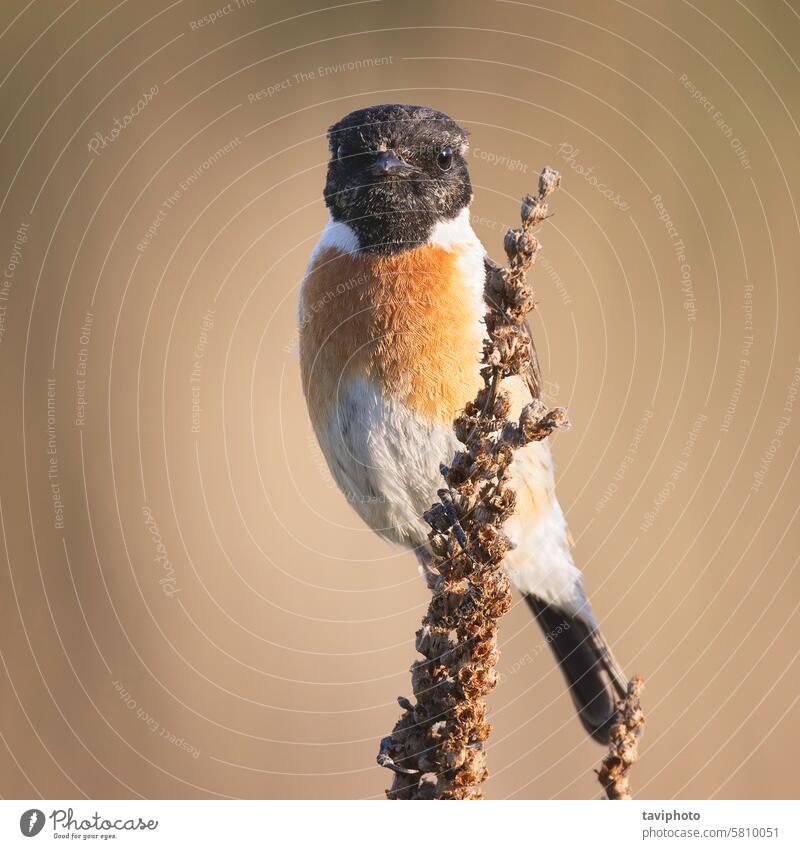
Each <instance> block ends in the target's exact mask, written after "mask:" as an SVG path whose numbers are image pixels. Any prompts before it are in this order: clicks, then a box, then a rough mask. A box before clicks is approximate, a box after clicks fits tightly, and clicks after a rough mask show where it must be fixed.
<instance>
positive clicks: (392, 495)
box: [298, 103, 627, 743]
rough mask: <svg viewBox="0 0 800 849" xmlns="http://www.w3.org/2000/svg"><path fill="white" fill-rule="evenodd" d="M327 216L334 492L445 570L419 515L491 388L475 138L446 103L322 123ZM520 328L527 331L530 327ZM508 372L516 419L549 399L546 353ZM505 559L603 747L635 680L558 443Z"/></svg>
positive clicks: (543, 449)
mask: <svg viewBox="0 0 800 849" xmlns="http://www.w3.org/2000/svg"><path fill="white" fill-rule="evenodd" d="M327 142H328V152H329V155H330V159H329V161H328V163H327V177H326V181H325V186H324V190H323V197H324V201H325V205H326V207H327V210H328V221H327V223H326V225H325V227H324V229H323V230H322V232H321V234H320V236H319V239H318V241H317V243H316V245H315V247H314V248H313V250H312V253H311V256H310V258H309V261H308V265H307V268H306V271H305V275H304V277H303V279H302V283H301V285H300V295H299V304H298V336H299V359H300V374H301V380H302V384H303V391H304V394H305V399H306V403H307V407H308V412H309V417H310V420H311V424H312V427H313V430H314V432H315V435H316V438H317V440H318V442H319V445H320V448H321V450H322V453H323V455H324V457H325V460H326V462H327V464H328V467H329V469H330V472H331V475H332V476H333V478H334V479H335V481H336V483H337V484H338V486H339V488H340V489H341V490H342V492H343V493H344V495H345V496H346V498H347V500H348V502H349V503H350V504H351V505H352V506H353V507H354V508H355V510H356V512H357V513H358V514H359V515H360V516H361V518H362V519H363V520H364V521H365V522H366V523H367V525H368V526H369V527H370V528H372V530H373V531H375V532H376V533H377V534H379V535H380V536H382V537H384V538H385V539H387V540H389V541H390V542H393V543H398V544H400V545H402V546H405V547H407V548H410V549H412V550H413V551H414V552H415V554H416V555H417V558H418V560H419V564H420V570H421V571H422V573H423V575H430V574H431V570H433V569H435V566H434V560H433V555H432V552H431V550H430V548H429V543H428V533H429V531H430V527H429V526H428V525H427V524H426V522H425V520H424V519H423V513H424V512H425V511H426V510H428V509H429V508H430V506H431V504H432V503H434V502H435V501H437V495H436V493H437V490H438V489H439V488H440V487H441V485H442V484H441V465H442V464H443V463H446V462H447V461H448V460H451V459H452V458H453V456H454V455H455V453H456V451H457V450H458V449H459V448H460V447H461V446H460V444H459V443H458V441H457V439H456V436H455V434H454V432H453V421H454V419H455V418H456V417H457V416H458V415H459V414H460V413H461V411H462V410H463V409H464V407H465V405H466V404H467V403H468V402H469V401H471V400H473V399H474V398H475V396H476V393H477V391H478V389H479V388H480V387H481V386H482V385H483V380H482V377H481V375H480V365H481V355H482V346H483V340H484V337H485V335H486V328H485V323H484V316H485V310H486V307H485V302H484V284H485V280H486V275H487V274H488V273H489V269H490V267H491V259H490V258H489V256H488V254H487V252H486V250H485V248H484V247H483V245H482V244H481V241H480V239H479V238H478V237H477V236H476V234H475V232H474V230H473V229H472V227H471V225H470V204H471V203H472V200H473V189H472V184H471V181H470V176H469V168H468V165H467V156H468V150H469V140H468V134H467V132H466V131H465V130H464V129H463V128H462V127H460V126H459V125H458V124H457V123H456V121H454V120H453V119H452V118H450V117H449V116H447V115H446V114H444V113H443V112H440V111H438V110H436V109H433V108H430V107H426V106H415V105H408V104H399V103H391V104H381V105H376V106H370V107H367V108H363V109H358V110H356V111H353V112H350V113H349V114H348V115H345V116H344V117H343V118H342V119H341V120H339V121H337V122H336V123H335V124H333V125H332V126H331V127H330V128H329V129H328V132H327ZM526 332H528V333H530V331H529V329H527V328H526ZM533 350H534V356H533V357H532V359H531V367H530V368H529V370H528V372H527V373H526V374H524V375H516V376H513V377H510V378H506V379H505V380H503V382H502V386H501V388H502V389H503V390H505V391H506V392H507V393H508V396H509V398H510V400H511V404H512V413H513V414H518V413H519V411H520V410H521V409H522V407H523V406H524V405H525V404H527V403H529V402H530V401H531V400H532V399H533V398H538V397H539V395H540V393H541V389H540V387H541V376H540V369H539V365H538V360H537V358H536V356H535V348H534V349H533ZM511 473H512V477H511V483H512V486H513V488H514V490H515V492H516V494H517V502H516V508H515V511H514V514H513V515H512V517H511V518H510V519H509V520H508V522H507V523H506V526H505V529H504V530H505V532H506V534H507V536H508V537H509V539H510V541H511V550H510V551H509V553H508V554H507V555H506V558H505V560H504V568H505V569H506V571H507V574H508V576H509V578H510V579H511V581H512V583H513V584H514V585H515V586H516V588H517V589H518V590H519V592H520V593H521V595H522V596H523V598H524V599H525V601H526V602H527V605H528V607H529V608H530V610H531V613H532V614H533V616H534V618H535V619H536V621H537V622H538V623H539V625H540V626H541V628H542V630H543V631H544V633H545V639H546V641H547V642H548V644H549V645H550V646H551V648H552V650H553V653H554V655H555V660H556V662H557V664H558V666H559V667H560V669H561V671H562V673H563V675H564V678H565V680H566V683H567V686H568V688H569V693H570V695H571V696H572V700H573V702H574V704H575V707H576V709H577V715H578V717H579V719H580V721H581V722H582V724H583V726H584V728H585V729H586V731H587V732H588V734H589V735H590V737H591V738H592V739H594V740H596V741H597V742H600V743H607V742H608V741H609V738H610V731H611V727H612V725H613V723H614V721H615V707H616V701H617V698H618V697H623V696H624V694H625V692H626V688H627V679H626V678H625V675H624V673H623V672H622V670H621V668H620V666H619V664H618V663H617V661H616V660H615V659H614V656H613V654H612V653H611V650H610V648H609V647H608V644H607V643H606V641H605V640H604V639H603V636H602V634H601V632H600V629H599V627H598V623H597V620H596V619H595V616H594V614H593V612H592V609H591V607H590V606H589V603H588V601H587V598H586V595H585V593H584V590H583V583H582V577H581V573H580V571H579V570H578V568H577V567H576V565H575V562H574V559H573V555H572V538H571V536H570V534H569V531H568V528H567V524H566V520H565V517H564V514H563V511H562V509H561V507H560V505H559V503H558V499H557V497H556V491H555V477H554V474H555V473H554V465H553V458H552V453H551V447H550V445H549V442H548V440H544V441H541V442H532V443H530V444H529V445H528V446H526V447H525V448H523V449H521V450H520V451H518V452H517V454H516V456H515V459H514V461H513V464H512V467H511Z"/></svg>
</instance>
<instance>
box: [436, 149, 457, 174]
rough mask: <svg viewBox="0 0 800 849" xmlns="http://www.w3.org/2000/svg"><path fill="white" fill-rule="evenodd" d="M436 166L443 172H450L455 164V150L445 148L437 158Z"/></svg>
mask: <svg viewBox="0 0 800 849" xmlns="http://www.w3.org/2000/svg"><path fill="white" fill-rule="evenodd" d="M436 164H437V165H438V166H439V169H440V170H441V171H449V170H450V166H451V165H452V164H453V148H452V147H449V146H448V147H443V148H442V149H441V150H440V151H439V155H438V156H437V157H436Z"/></svg>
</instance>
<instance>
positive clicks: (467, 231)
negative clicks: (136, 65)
mask: <svg viewBox="0 0 800 849" xmlns="http://www.w3.org/2000/svg"><path fill="white" fill-rule="evenodd" d="M428 244H429V245H437V246H438V247H441V248H445V250H448V251H449V250H452V249H453V248H454V247H461V248H463V247H474V246H475V245H476V244H477V245H480V241H479V240H478V237H477V236H476V235H475V231H474V230H473V229H472V225H471V224H470V223H469V207H466V206H465V207H464V209H462V210H461V212H459V213H458V215H456V217H455V218H450V219H448V220H447V221H439V222H438V223H437V224H436V225H435V227H434V228H433V231H432V232H431V235H430V236H429V237H428Z"/></svg>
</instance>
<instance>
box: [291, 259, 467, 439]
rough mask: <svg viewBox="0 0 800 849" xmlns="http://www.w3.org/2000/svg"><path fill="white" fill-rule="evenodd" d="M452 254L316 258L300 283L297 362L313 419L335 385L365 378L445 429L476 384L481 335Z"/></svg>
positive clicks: (319, 414) (324, 407) (330, 400)
mask: <svg viewBox="0 0 800 849" xmlns="http://www.w3.org/2000/svg"><path fill="white" fill-rule="evenodd" d="M463 274H464V272H463V271H461V268H460V264H459V252H458V250H457V249H455V250H446V249H444V248H441V247H438V246H430V245H426V246H423V247H420V248H416V249H414V250H410V251H405V252H403V253H402V254H396V255H393V256H376V255H362V254H342V253H340V252H339V251H338V250H336V249H335V248H326V249H324V250H323V251H321V252H320V254H319V256H318V258H317V261H316V262H315V263H314V266H313V268H311V269H310V271H309V273H308V275H307V277H306V280H305V282H304V284H303V293H302V301H301V310H300V362H301V369H302V375H303V385H304V389H305V391H306V396H307V399H308V404H309V410H310V413H311V415H312V417H314V418H315V419H316V420H319V417H323V416H325V415H326V414H327V412H328V411H329V409H330V405H331V404H332V403H334V402H335V398H336V395H337V391H338V390H339V387H340V385H341V384H342V383H346V382H348V381H349V380H351V379H353V378H356V377H368V378H370V379H371V380H373V381H374V382H375V383H376V384H378V385H379V386H380V388H381V390H382V391H383V392H384V393H387V394H391V395H394V396H396V397H398V398H400V399H401V400H402V401H403V402H404V403H406V404H407V405H408V406H409V407H411V408H412V409H413V410H414V411H416V412H417V413H419V414H421V415H424V416H426V417H428V418H431V419H436V420H440V421H446V422H448V423H449V422H450V421H452V419H453V418H455V416H456V415H457V414H458V413H459V412H460V410H461V409H462V408H463V406H464V404H465V403H466V402H467V401H468V400H470V399H471V398H474V397H475V393H476V391H477V389H478V387H479V386H480V385H481V378H480V374H479V356H480V347H481V340H482V336H483V332H482V329H481V325H480V323H479V318H480V316H479V315H478V314H476V309H475V306H474V296H472V295H471V290H470V286H469V283H468V281H466V280H464V279H463Z"/></svg>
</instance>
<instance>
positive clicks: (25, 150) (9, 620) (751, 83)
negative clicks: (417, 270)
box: [0, 0, 800, 798]
mask: <svg viewBox="0 0 800 849" xmlns="http://www.w3.org/2000/svg"><path fill="white" fill-rule="evenodd" d="M204 16H211V17H205V18H204ZM0 32H2V38H1V39H0V47H2V50H0V79H2V88H1V89H0V96H1V97H2V115H3V120H2V122H1V123H2V126H1V127H0V132H2V137H1V138H0V148H2V159H0V169H1V170H2V178H1V181H0V200H1V201H2V210H1V211H0V215H1V216H2V230H1V231H0V232H1V233H2V245H0V248H1V250H0V254H2V256H0V260H1V264H2V267H3V271H2V272H0V273H1V274H2V279H0V397H2V414H1V415H2V419H1V420H0V434H1V437H0V452H2V453H1V454H0V462H1V463H2V466H1V467H0V468H2V474H1V475H0V496H1V498H2V500H1V501H0V507H1V508H2V526H0V532H1V533H2V538H3V545H2V546H0V564H1V565H0V598H1V599H2V610H1V611H0V649H1V650H2V667H0V694H1V695H0V734H1V736H0V794H2V795H3V796H6V797H31V796H38V795H41V796H44V797H81V796H84V795H86V796H89V797H100V798H113V797H128V796H130V797H137V796H145V797H196V796H208V797H219V796H233V797H317V798H319V797H375V798H378V797H380V796H381V795H382V791H383V788H384V786H386V784H387V782H388V781H389V776H388V774H386V773H385V772H384V771H382V770H380V769H379V768H378V767H376V765H375V754H376V751H377V746H378V741H379V739H380V738H381V737H382V736H383V735H384V734H386V733H388V732H389V731H390V730H391V727H392V725H393V724H394V722H395V719H396V717H397V715H398V708H397V706H396V704H395V701H394V700H395V697H396V696H397V695H398V694H405V695H409V675H408V667H409V665H410V664H411V662H412V661H413V660H414V657H415V654H414V650H413V634H414V631H415V630H416V628H417V625H418V622H419V620H420V617H421V615H422V613H423V610H424V606H425V602H426V590H425V587H424V585H423V583H422V582H421V581H420V580H419V579H418V578H417V571H416V564H415V561H414V559H413V557H412V556H411V555H409V554H406V553H403V552H401V551H398V550H394V549H392V548H390V547H389V546H388V545H387V544H385V543H383V542H381V541H380V540H378V539H376V538H375V537H373V536H372V535H371V533H370V532H369V531H367V530H366V529H365V528H364V527H363V526H362V525H361V524H360V522H359V521H358V519H357V518H356V516H355V514H354V513H353V512H352V510H351V508H350V507H349V506H348V504H347V503H346V501H345V499H344V498H343V497H342V496H341V495H340V494H339V493H338V492H337V490H336V489H335V487H334V486H333V484H332V481H331V479H330V477H329V475H328V473H327V470H326V468H325V466H324V462H323V460H322V457H321V454H320V452H319V450H318V449H317V446H316V443H315V441H314V438H313V435H312V433H311V430H310V426H309V423H308V420H307V417H306V412H305V405H304V401H303V398H302V393H301V388H300V381H299V375H298V362H297V355H296V352H295V350H294V346H295V341H296V339H295V332H294V320H295V318H294V317H295V305H296V299H297V289H298V284H299V281H300V278H301V275H302V273H303V269H304V266H305V262H306V260H307V257H308V255H309V252H310V250H311V248H312V246H313V244H314V242H315V240H316V238H317V236H318V234H319V231H320V229H321V228H322V226H323V224H324V221H325V212H324V208H323V204H322V201H321V196H320V193H321V187H322V183H323V175H324V169H325V160H326V147H325V142H324V133H325V129H326V128H327V126H328V125H329V124H331V123H332V122H333V121H334V120H336V119H337V118H339V117H340V116H341V115H342V114H344V113H346V112H348V111H350V110H352V109H355V108H358V107H361V106H365V105H367V104H370V103H374V102H385V101H405V102H413V103H425V104H429V105H431V106H434V107H437V108H439V109H442V110H444V111H446V112H447V113H449V114H451V115H452V116H453V117H454V118H455V119H456V120H458V121H459V122H461V123H462V124H463V125H465V126H466V127H468V128H469V129H470V131H471V133H472V149H471V154H470V165H471V169H472V175H473V181H474V184H475V188H476V197H475V203H474V206H473V216H474V222H475V229H476V231H477V232H478V234H479V235H480V236H481V237H482V238H483V239H484V241H485V243H486V244H487V246H488V247H489V249H490V251H491V252H492V253H493V254H494V255H495V257H498V255H499V253H500V248H501V244H502V235H503V232H504V229H505V227H506V226H507V225H509V224H513V223H514V222H515V219H516V215H517V209H518V199H519V196H520V195H521V194H522V193H523V192H524V191H526V190H529V189H531V188H532V187H533V186H534V185H535V179H536V174H537V173H538V171H539V169H540V168H541V166H542V165H544V164H551V165H553V166H554V167H556V168H559V169H560V170H561V171H562V173H563V175H564V181H563V189H562V191H561V192H560V193H559V194H558V196H557V197H556V200H555V202H554V207H555V210H556V216H555V217H554V218H553V219H552V221H551V222H550V223H549V224H548V225H546V227H545V229H544V230H543V232H542V239H543V242H544V246H545V252H544V256H543V258H542V261H541V263H540V265H539V266H538V267H537V271H536V275H535V281H536V286H537V291H538V296H539V299H540V302H541V306H540V311H539V313H538V317H537V321H536V326H535V332H536V337H537V344H538V347H539V350H540V356H541V359H542V363H543V368H544V370H545V372H546V376H547V379H548V380H549V384H548V390H547V391H548V396H549V397H550V398H551V399H557V400H558V401H559V402H560V403H562V404H565V405H568V406H569V408H570V411H571V415H572V419H573V422H574V424H575V427H574V428H573V430H572V431H570V432H569V433H567V434H564V435H562V436H559V438H558V440H557V442H556V444H555V452H556V457H557V460H558V463H559V491H560V497H561V501H562V504H563V506H564V509H565V512H566V513H567V516H568V519H569V521H570V525H571V528H572V531H573V534H574V536H575V538H576V545H577V550H576V558H577V560H578V563H579V564H580V565H581V566H582V568H583V569H584V571H585V575H586V583H587V587H588V590H589V594H590V596H591V598H592V599H593V604H594V608H595V610H596V611H597V613H598V616H599V617H600V619H601V620H602V622H603V625H604V630H605V632H606V634H607V636H608V638H609V639H610V641H611V643H612V645H613V646H614V647H615V650H616V653H617V655H618V657H619V658H620V660H621V661H622V663H623V664H624V666H625V667H626V669H627V670H628V671H629V672H633V671H638V672H639V673H641V674H642V675H643V676H645V678H646V679H647V684H648V686H647V691H646V706H647V710H648V732H647V736H646V738H645V743H644V746H643V758H642V760H641V762H640V764H639V765H638V766H637V769H636V776H635V786H636V791H637V793H638V795H639V797H641V798H647V797H683V798H692V797H714V796H716V797H796V796H797V795H798V789H800V788H799V786H798V778H797V772H796V769H795V760H796V756H797V747H798V742H797V741H798V739H799V738H800V707H798V696H800V690H798V680H800V678H799V677H798V671H800V667H799V666H798V663H797V654H798V636H799V635H800V616H798V610H797V607H798V602H799V601H800V594H799V593H798V589H799V588H800V578H799V577H798V571H797V561H798V554H799V553H800V540H799V539H798V534H797V522H796V517H797V510H798V484H797V472H796V469H797V454H798V450H799V449H800V438H799V434H800V401H798V399H797V391H798V386H799V385H800V360H799V359H798V355H799V354H800V335H799V334H798V330H797V326H796V325H797V315H798V306H800V292H799V291H798V285H797V284H798V251H797V247H798V232H799V230H800V219H799V213H798V208H797V202H796V200H795V197H794V195H795V194H796V191H795V190H796V187H797V186H798V177H800V160H798V156H797V150H798V121H800V86H798V78H799V77H800V68H799V67H798V62H800V51H799V50H798V44H800V6H798V4H797V3H796V2H792V3H790V2H767V0H760V2H756V0H744V2H741V3H728V2H723V0H719V2H700V3H696V4H690V3H683V2H681V3H674V2H667V0H660V1H659V0H644V2H635V3H624V2H615V1H614V0H606V2H578V0H565V2H556V0H550V2H548V1H547V0H545V2H543V3H540V4H537V3H533V2H527V0H526V2H475V0H467V1H466V2H456V0H447V2H444V0H430V2H426V3H415V2H407V3H395V2H388V0H387V2H384V0H366V2H351V3H342V4H333V5H328V4H321V3H309V2H299V3H298V2H288V0H286V2H283V0H282V1H281V2H265V0H254V2H249V3H248V2H245V0H241V2H238V3H237V2H235V0H234V2H232V3H230V4H228V6H225V4H224V3H223V2H222V1H221V0H178V1H177V2H173V3H171V4H170V3H167V2H164V3H159V2H150V0H146V1H145V2H133V0H127V2H125V1H124V0H123V2H114V0H109V2H99V0H98V2H93V0H75V2H72V0H69V2H67V0H48V2H34V3H27V2H26V0H7V2H4V3H3V7H2V20H0ZM537 646H538V648H537ZM502 650H503V654H502V661H501V665H502V672H503V676H504V678H503V682H502V684H501V686H500V687H498V689H497V690H496V691H495V693H494V694H493V695H492V697H491V710H492V722H493V726H494V733H493V737H492V741H491V750H490V757H489V762H490V767H491V779H490V781H489V783H488V786H487V794H488V795H489V796H490V797H493V798H505V797H516V798H529V797H545V798H547V797H578V798H591V797H596V796H597V794H598V791H599V787H598V785H597V784H596V781H595V777H594V775H593V773H592V770H593V768H594V767H595V766H596V765H597V763H598V761H599V758H600V757H601V755H602V750H601V749H600V748H599V747H597V746H595V745H594V744H592V743H591V742H589V741H587V739H586V738H585V737H584V734H583V732H582V730H581V728H580V726H579V723H578V721H577V720H576V718H575V716H574V713H573V709H572V706H571V703H570V701H569V698H568V696H567V694H566V692H565V689H564V686H563V683H562V680H561V677H560V674H559V673H558V671H557V670H556V668H555V667H554V664H553V662H552V660H551V658H550V656H549V654H548V653H546V652H545V651H543V650H542V649H541V638H540V635H539V633H538V631H537V630H535V628H534V626H533V625H532V624H531V623H530V622H529V617H528V613H527V610H526V609H525V608H524V605H521V604H519V603H518V604H516V605H515V607H514V609H513V610H512V612H511V613H510V614H509V616H508V618H507V620H506V621H505V622H504V623H503V628H502Z"/></svg>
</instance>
